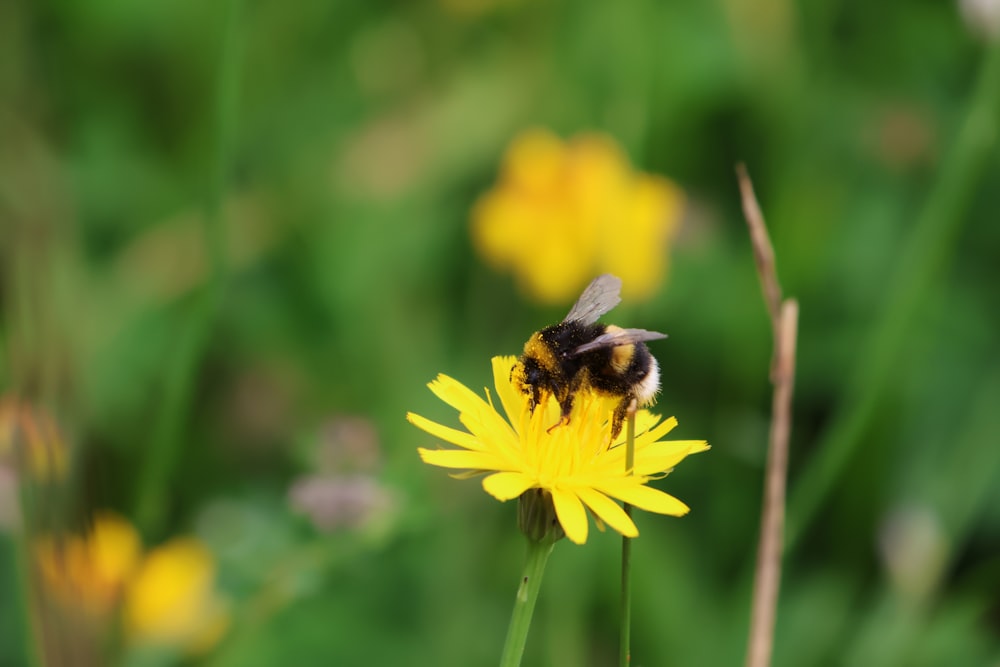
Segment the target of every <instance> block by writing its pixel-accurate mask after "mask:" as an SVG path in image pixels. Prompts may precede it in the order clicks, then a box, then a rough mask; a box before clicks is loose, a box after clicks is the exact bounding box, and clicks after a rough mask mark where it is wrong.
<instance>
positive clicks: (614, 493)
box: [596, 481, 690, 516]
mask: <svg viewBox="0 0 1000 667" xmlns="http://www.w3.org/2000/svg"><path fill="white" fill-rule="evenodd" d="M596 488H597V490H598V491H603V492H604V493H606V494H608V495H609V496H611V497H613V498H618V499H619V500H622V501H624V502H626V503H629V504H631V505H634V506H635V507H637V508H639V509H641V510H646V511H647V512H656V513H657V514H669V515H670V516H684V515H685V514H687V513H688V512H689V511H690V508H689V507H688V506H687V505H685V504H684V503H682V502H681V501H679V500H677V499H676V498H674V497H673V496H671V495H669V494H666V493H664V492H663V491H660V490H659V489H654V488H652V487H649V486H645V485H642V484H638V483H637V482H634V481H622V482H617V483H606V484H600V485H597V487H596Z"/></svg>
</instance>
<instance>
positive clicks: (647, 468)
mask: <svg viewBox="0 0 1000 667" xmlns="http://www.w3.org/2000/svg"><path fill="white" fill-rule="evenodd" d="M706 449H708V443H706V442H705V441H703V440H678V441H676V442H658V443H654V445H652V446H650V447H648V448H647V449H646V450H644V451H643V452H642V453H641V454H639V453H638V452H637V453H636V464H635V473H636V474H637V475H655V474H656V473H659V472H663V471H665V470H670V469H671V468H673V467H674V466H676V465H677V464H678V463H680V462H681V461H683V460H684V459H686V458H687V457H688V456H690V455H691V454H697V453H698V452H703V451H705V450H706Z"/></svg>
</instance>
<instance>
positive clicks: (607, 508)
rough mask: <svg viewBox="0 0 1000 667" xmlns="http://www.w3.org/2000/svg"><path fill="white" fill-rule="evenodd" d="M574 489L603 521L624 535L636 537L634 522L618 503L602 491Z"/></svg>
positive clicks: (637, 533)
mask: <svg viewBox="0 0 1000 667" xmlns="http://www.w3.org/2000/svg"><path fill="white" fill-rule="evenodd" d="M576 491H577V494H579V496H580V500H582V501H583V502H584V504H586V505H587V507H589V508H590V509H591V511H592V512H593V513H594V514H596V515H597V517H598V518H599V519H601V520H602V521H604V523H606V524H608V525H609V526H611V527H612V528H614V529H615V530H617V531H618V532H619V533H621V534H622V535H624V536H625V537H638V535H639V530H638V529H637V528H636V527H635V523H633V522H632V519H631V518H629V516H628V514H626V513H625V510H623V509H622V508H621V507H620V506H619V505H618V503H616V502H615V501H613V500H611V499H610V498H608V497H607V496H606V495H604V494H603V493H601V492H599V491H594V490H593V489H591V488H588V487H581V488H579V489H577V490H576Z"/></svg>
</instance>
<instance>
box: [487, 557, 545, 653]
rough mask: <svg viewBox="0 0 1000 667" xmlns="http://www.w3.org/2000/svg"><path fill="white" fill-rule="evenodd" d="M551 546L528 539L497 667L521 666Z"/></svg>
mask: <svg viewBox="0 0 1000 667" xmlns="http://www.w3.org/2000/svg"><path fill="white" fill-rule="evenodd" d="M553 546H555V540H553V539H551V538H548V537H547V538H545V539H542V540H537V541H535V540H531V539H529V540H528V560H527V562H526V563H525V565H524V575H523V576H522V577H521V585H520V586H519V587H518V589H517V597H516V598H515V599H514V611H513V612H511V615H510V626H509V627H508V628H507V640H506V641H505V642H504V645H503V655H502V656H501V657H500V667H518V665H520V664H521V656H522V655H524V645H525V643H526V642H527V641H528V629H529V628H530V627H531V615H532V614H533V613H534V611H535V601H536V600H538V590H539V589H540V588H541V587H542V573H543V572H545V563H546V562H547V561H548V560H549V554H551V553H552V547H553Z"/></svg>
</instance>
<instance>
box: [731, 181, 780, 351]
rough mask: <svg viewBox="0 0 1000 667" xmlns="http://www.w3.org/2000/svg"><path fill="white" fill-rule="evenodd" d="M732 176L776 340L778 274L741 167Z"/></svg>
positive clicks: (778, 301) (758, 208)
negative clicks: (745, 220) (736, 187)
mask: <svg viewBox="0 0 1000 667" xmlns="http://www.w3.org/2000/svg"><path fill="white" fill-rule="evenodd" d="M736 176H737V178H738V179H739V184H740V198H741V199H742V200H743V215H744V216H745V217H746V219H747V227H749V228H750V241H751V243H752V244H753V258H754V261H755V262H756V263H757V275H758V276H760V287H761V289H762V290H763V291H764V305H766V306H767V312H768V313H770V315H771V325H772V326H773V327H774V334H775V336H777V334H778V319H779V318H780V317H781V284H780V283H779V282H778V272H777V270H776V269H775V267H774V246H772V245H771V237H770V236H769V235H768V233H767V226H766V225H765V224H764V215H763V214H762V213H761V212H760V205H758V204H757V197H756V196H755V195H754V193H753V183H752V182H751V181H750V176H749V175H748V174H747V168H746V167H745V166H744V165H743V163H740V164H738V165H736Z"/></svg>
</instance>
